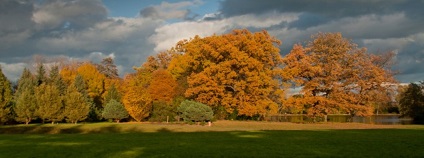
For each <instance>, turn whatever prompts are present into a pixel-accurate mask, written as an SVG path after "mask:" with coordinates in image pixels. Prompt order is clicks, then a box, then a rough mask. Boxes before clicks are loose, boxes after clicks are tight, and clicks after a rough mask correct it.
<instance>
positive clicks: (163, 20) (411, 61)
mask: <svg viewBox="0 0 424 158" xmlns="http://www.w3.org/2000/svg"><path fill="white" fill-rule="evenodd" d="M422 8H424V1H422V0H354V1H351V0H338V1H330V0H284V1H281V0H261V1H258V0H185V1H181V0H169V1H160V0H0V65H1V68H2V70H3V73H5V75H6V76H7V77H8V79H9V80H11V81H16V80H17V79H18V78H19V76H20V75H21V73H22V70H23V68H24V67H31V63H30V62H29V61H31V60H32V59H33V56H34V55H35V54H38V55H43V56H46V57H51V58H55V57H57V58H59V57H60V58H61V59H66V60H91V61H93V62H99V61H101V59H103V58H105V57H112V58H114V61H115V64H116V65H117V66H118V69H119V72H120V75H121V76H123V75H125V74H128V73H131V72H133V67H134V66H140V65H141V64H142V63H143V62H144V61H145V59H146V58H147V57H148V56H150V55H155V54H157V53H158V52H161V51H165V50H167V49H170V48H172V47H173V46H174V45H175V44H176V43H177V42H178V41H179V40H182V39H189V38H190V37H194V36H195V35H199V36H201V37H205V36H210V35H213V34H224V33H228V32H230V31H231V30H233V29H244V28H246V29H249V30H250V31H252V32H255V31H261V30H267V31H268V32H269V33H270V35H272V36H274V37H276V38H277V39H279V40H281V41H282V43H283V44H282V45H281V46H280V49H281V54H282V55H285V54H287V53H288V52H289V51H290V50H291V48H292V47H293V44H296V43H302V44H304V43H306V41H308V40H310V36H311V35H313V34H316V33H318V32H341V33H342V34H343V36H344V37H345V38H348V39H351V40H352V41H354V42H355V43H357V44H358V45H359V47H366V48H367V49H368V52H370V53H377V54H378V53H384V52H387V51H394V52H395V53H396V57H395V64H396V65H395V66H394V69H395V71H398V72H399V73H398V74H397V75H396V76H395V77H396V78H397V79H398V80H399V81H400V82H405V83H406V82H417V81H422V80H424V27H423V26H424V9H422Z"/></svg>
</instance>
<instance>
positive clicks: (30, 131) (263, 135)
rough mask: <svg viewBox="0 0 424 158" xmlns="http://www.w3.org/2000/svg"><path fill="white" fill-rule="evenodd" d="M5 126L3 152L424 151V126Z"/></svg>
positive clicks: (236, 123) (400, 153)
mask: <svg viewBox="0 0 424 158" xmlns="http://www.w3.org/2000/svg"><path fill="white" fill-rule="evenodd" d="M0 133H1V134H0V157H34V158H35V157H40V158H41V157H42V158H44V157H77V158H82V157H119V158H120V157H424V126H421V125H370V124H357V123H326V124H293V123H275V122H240V121H218V122H216V123H214V124H213V126H212V127H208V126H198V125H183V124H166V123H163V124H159V123H122V124H115V123H95V124H78V125H71V124H59V125H47V124H46V125H28V126H25V125H18V126H1V127H0Z"/></svg>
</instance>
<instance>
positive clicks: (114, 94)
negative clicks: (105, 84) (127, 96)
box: [105, 84, 121, 103]
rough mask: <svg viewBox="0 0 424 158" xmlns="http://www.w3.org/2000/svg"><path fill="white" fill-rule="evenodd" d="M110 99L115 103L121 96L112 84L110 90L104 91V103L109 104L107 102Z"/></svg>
mask: <svg viewBox="0 0 424 158" xmlns="http://www.w3.org/2000/svg"><path fill="white" fill-rule="evenodd" d="M112 99H114V100H116V101H120V100H121V94H120V93H119V92H118V90H117V89H116V88H115V85H114V84H113V85H112V86H110V88H109V89H108V90H107V91H106V96H105V103H109V101H110V100H112Z"/></svg>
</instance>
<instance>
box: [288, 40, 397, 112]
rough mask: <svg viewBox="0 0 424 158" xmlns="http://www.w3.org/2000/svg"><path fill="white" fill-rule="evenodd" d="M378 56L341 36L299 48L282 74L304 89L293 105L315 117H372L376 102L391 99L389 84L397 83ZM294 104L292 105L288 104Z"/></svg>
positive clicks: (313, 41) (312, 41)
mask: <svg viewBox="0 0 424 158" xmlns="http://www.w3.org/2000/svg"><path fill="white" fill-rule="evenodd" d="M373 59H376V58H375V56H374V55H371V54H368V53H367V52H366V49H365V48H358V47H357V45H356V44H355V43H352V42H351V41H350V40H348V39H346V38H343V37H342V35H341V34H340V33H319V34H316V35H313V36H312V40H311V41H310V42H309V43H308V45H307V47H306V48H304V47H303V46H301V45H295V46H294V47H293V49H292V51H291V52H290V53H289V54H288V55H287V56H286V57H285V58H284V59H283V62H284V69H283V72H282V75H283V76H284V78H286V79H288V81H289V82H290V83H294V85H297V86H301V87H302V90H301V92H300V93H301V94H303V96H302V97H298V98H293V99H295V100H298V101H294V100H291V101H290V102H291V103H295V104H303V105H288V106H296V107H300V106H305V108H306V111H307V113H308V114H309V115H311V116H326V115H327V114H331V113H333V114H334V113H348V114H351V115H358V116H366V115H371V114H372V113H373V111H374V108H375V107H374V106H375V104H376V103H378V102H381V99H382V98H387V97H388V96H387V95H386V93H387V91H389V90H390V89H389V88H388V87H387V86H385V84H386V83H393V82H395V80H394V79H393V76H391V73H390V72H388V71H387V70H386V69H385V68H384V67H387V65H386V66H382V65H378V64H376V60H373ZM287 103H288V104H290V103H289V102H287Z"/></svg>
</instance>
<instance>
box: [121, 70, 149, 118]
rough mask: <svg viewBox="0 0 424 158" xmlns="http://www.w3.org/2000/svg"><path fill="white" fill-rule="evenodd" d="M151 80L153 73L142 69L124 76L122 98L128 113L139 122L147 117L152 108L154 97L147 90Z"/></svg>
mask: <svg viewBox="0 0 424 158" xmlns="http://www.w3.org/2000/svg"><path fill="white" fill-rule="evenodd" d="M150 81H151V74H150V73H149V72H147V71H143V70H141V69H140V70H137V72H136V73H135V74H130V75H127V76H126V77H125V78H124V85H123V90H124V96H123V98H122V100H123V103H124V106H125V109H126V110H127V111H128V114H129V115H130V116H131V117H132V118H134V120H136V121H137V122H140V121H142V120H143V119H145V118H147V117H148V116H149V114H150V112H151V110H152V99H151V97H150V94H149V93H148V91H147V89H148V86H149V83H150Z"/></svg>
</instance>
